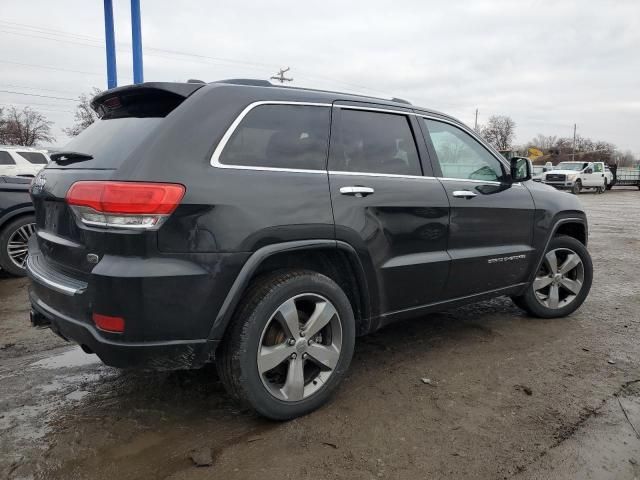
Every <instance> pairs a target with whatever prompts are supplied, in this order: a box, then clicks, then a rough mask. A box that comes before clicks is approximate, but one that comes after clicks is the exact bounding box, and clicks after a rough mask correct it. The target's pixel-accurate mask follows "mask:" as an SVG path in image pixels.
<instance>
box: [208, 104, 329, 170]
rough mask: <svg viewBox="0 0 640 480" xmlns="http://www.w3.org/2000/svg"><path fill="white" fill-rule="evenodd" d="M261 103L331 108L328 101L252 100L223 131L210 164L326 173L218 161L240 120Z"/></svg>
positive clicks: (243, 168)
mask: <svg viewBox="0 0 640 480" xmlns="http://www.w3.org/2000/svg"><path fill="white" fill-rule="evenodd" d="M261 105H299V106H303V107H329V108H331V104H330V103H318V102H294V101H281V100H262V101H259V102H253V103H250V104H249V105H247V106H246V107H245V108H244V110H242V112H240V115H238V116H237V117H236V119H235V120H234V121H233V123H232V124H231V125H230V126H229V128H227V131H226V132H224V135H223V136H222V138H221V139H220V142H219V143H218V145H217V146H216V149H215V150H214V151H213V155H211V161H210V163H211V166H213V167H216V168H229V169H232V170H259V171H264V172H290V173H315V174H321V175H326V174H327V170H326V169H322V170H312V169H304V168H280V167H259V166H249V165H225V164H224V163H220V155H222V151H223V150H224V148H225V147H226V146H227V143H228V142H229V139H230V138H231V135H233V133H234V132H235V131H236V129H237V128H238V125H240V122H242V120H243V119H244V117H246V116H247V114H248V113H249V112H250V111H251V110H253V109H254V108H256V107H259V106H261Z"/></svg>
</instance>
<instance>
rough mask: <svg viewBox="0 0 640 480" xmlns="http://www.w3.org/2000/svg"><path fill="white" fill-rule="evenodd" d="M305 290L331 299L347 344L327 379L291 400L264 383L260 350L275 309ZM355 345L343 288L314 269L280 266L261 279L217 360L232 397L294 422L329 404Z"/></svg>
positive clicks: (269, 415)
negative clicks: (299, 398)
mask: <svg viewBox="0 0 640 480" xmlns="http://www.w3.org/2000/svg"><path fill="white" fill-rule="evenodd" d="M302 294H314V295H320V296H322V297H324V298H326V299H327V300H328V301H329V302H331V304H332V305H333V307H334V308H335V310H336V312H337V314H338V318H339V323H340V325H341V334H342V345H341V349H340V353H339V358H338V361H337V363H336V366H335V368H334V369H333V370H332V371H331V375H330V376H329V377H328V379H327V380H326V382H324V384H323V385H322V386H321V387H320V388H319V389H318V390H317V391H315V392H314V393H312V394H311V395H310V396H308V397H306V398H302V399H301V400H299V401H286V400H282V399H279V398H276V397H275V396H274V395H273V394H272V393H271V392H270V391H269V390H268V389H267V386H266V385H265V384H264V383H263V377H262V376H261V374H260V372H259V371H258V351H259V348H261V347H260V345H261V342H262V338H263V332H265V329H266V327H267V324H269V322H271V321H272V318H273V316H274V313H275V312H276V311H277V310H278V309H279V308H280V307H281V305H283V304H284V303H285V302H287V301H288V300H290V299H292V298H295V297H296V296H299V295H302ZM354 344H355V321H354V315H353V310H352V308H351V304H350V302H349V299H348V298H347V296H346V295H345V293H344V292H343V291H342V289H341V288H340V287H339V286H338V285H337V284H336V283H335V282H334V281H333V280H331V279H330V278H328V277H326V276H324V275H321V274H319V273H316V272H313V271H308V270H281V271H276V272H273V273H270V274H267V275H265V276H262V277H259V278H258V279H257V280H256V281H254V282H253V284H252V285H251V286H250V288H249V290H248V291H247V293H246V294H245V296H244V298H243V300H242V303H241V306H240V308H239V310H238V311H237V312H236V313H235V315H234V318H233V320H232V323H231V324H230V325H229V327H228V328H227V332H226V333H225V338H224V340H223V342H222V344H221V345H220V347H219V348H218V351H217V352H216V364H217V367H218V373H219V375H220V379H221V380H222V383H223V384H224V385H225V387H226V390H227V392H228V393H229V394H230V395H231V396H232V397H234V398H235V399H237V400H239V401H240V402H241V403H243V404H245V405H247V406H249V407H251V408H253V409H254V410H256V411H257V412H258V413H259V414H260V415H263V416H265V417H267V418H270V419H272V420H289V419H292V418H295V417H299V416H301V415H305V414H307V413H309V412H312V411H313V410H316V409H317V408H319V407H320V406H322V405H323V404H324V403H325V402H327V400H328V399H329V397H330V396H331V394H332V393H333V391H334V390H335V389H336V387H337V386H338V384H339V383H340V381H341V380H342V379H343V377H344V375H345V373H346V371H347V369H348V368H349V365H350V363H351V358H352V356H353V349H354ZM302 358H304V357H302ZM286 361H287V360H285V362H286ZM305 378H306V377H305ZM305 381H306V380H305ZM321 383H322V382H321ZM314 384H315V382H314ZM305 385H308V383H305ZM305 388H306V387H305Z"/></svg>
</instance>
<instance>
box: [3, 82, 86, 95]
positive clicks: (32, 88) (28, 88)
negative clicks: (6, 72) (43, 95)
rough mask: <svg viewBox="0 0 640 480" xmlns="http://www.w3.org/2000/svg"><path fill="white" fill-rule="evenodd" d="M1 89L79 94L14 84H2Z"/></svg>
mask: <svg viewBox="0 0 640 480" xmlns="http://www.w3.org/2000/svg"><path fill="white" fill-rule="evenodd" d="M0 88H25V89H27V90H41V91H44V92H55V93H70V94H71V95H75V94H76V93H78V92H72V91H71V90H54V89H53V88H40V87H30V86H28V85H16V84H13V83H5V84H0Z"/></svg>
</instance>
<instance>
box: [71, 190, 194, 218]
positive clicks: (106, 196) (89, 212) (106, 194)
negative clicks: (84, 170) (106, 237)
mask: <svg viewBox="0 0 640 480" xmlns="http://www.w3.org/2000/svg"><path fill="white" fill-rule="evenodd" d="M184 192H185V188H184V186H183V185H179V184H176V183H144V182H112V181H80V182H76V183H74V184H73V185H71V188H70V189H69V191H68V192H67V198H66V200H67V203H68V204H69V205H70V206H71V208H72V209H73V211H74V213H75V214H76V216H77V217H78V218H79V219H80V221H81V222H82V223H84V224H85V225H90V226H97V227H114V228H128V229H145V230H153V229H157V228H159V227H160V225H161V224H162V223H163V222H164V220H166V218H167V217H168V216H169V215H171V213H173V211H174V210H175V209H176V207H177V206H178V204H179V203H180V201H181V200H182V197H183V196H184Z"/></svg>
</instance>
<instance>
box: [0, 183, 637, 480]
mask: <svg viewBox="0 0 640 480" xmlns="http://www.w3.org/2000/svg"><path fill="white" fill-rule="evenodd" d="M580 199H581V200H582V201H583V203H584V205H585V207H586V209H587V211H588V215H589V222H590V230H591V239H590V245H589V249H590V251H591V254H592V256H593V258H594V265H595V279H594V283H593V288H592V291H591V295H590V296H589V298H588V299H587V301H586V303H585V304H584V305H583V307H582V308H581V309H580V310H579V311H578V312H576V313H575V314H573V315H572V316H571V317H569V318H566V319H559V320H540V319H533V318H528V317H526V316H525V315H524V314H523V313H522V312H521V311H520V310H518V309H517V308H516V307H514V306H513V304H512V303H511V301H510V300H508V299H506V298H498V299H495V300H492V301H490V302H484V303H479V304H476V305H473V306H470V307H465V308H460V309H456V310H451V311H448V312H444V313H441V314H436V315H430V316H428V317H424V318H420V319H416V320H414V321H408V322H403V323H399V324H395V325H392V326H390V327H388V328H386V329H384V330H383V331H380V332H378V333H376V334H373V335H370V336H368V337H365V338H361V339H359V341H358V342H357V345H356V353H355V357H354V360H353V363H352V367H351V371H350V374H349V376H348V378H347V379H346V381H345V382H344V383H343V385H342V387H341V388H340V390H339V392H338V393H337V395H336V396H335V398H334V399H333V401H332V402H331V403H330V404H329V405H327V406H326V407H324V408H322V409H321V410H319V411H317V412H315V413H313V414H311V415H308V416H307V417H304V418H300V419H297V420H295V421H292V422H288V423H273V422H268V421H265V420H263V419H261V418H258V417H256V416H255V415H253V414H252V413H250V412H247V411H243V410H240V409H238V407H237V406H236V405H235V404H234V403H233V402H232V401H230V399H229V398H228V397H227V396H226V395H225V393H224V392H223V389H222V387H221V385H220V383H219V382H218V381H217V379H216V375H215V371H213V370H212V369H211V368H207V369H203V370H200V371H195V372H173V373H148V372H147V373H145V372H122V371H118V370H115V369H112V368H109V367H106V366H104V365H102V364H101V363H100V362H99V361H98V360H97V358H96V357H95V356H94V355H86V354H84V353H83V352H82V351H80V350H79V349H78V348H77V347H71V346H69V345H68V344H65V343H64V342H62V341H61V340H59V339H58V338H56V337H55V336H54V335H53V334H51V333H50V332H49V331H47V330H36V329H33V328H31V327H29V326H28V305H27V297H26V282H25V281H24V280H22V279H0V478H46V479H74V478H78V479H81V478H92V479H113V478H126V479H143V478H169V479H189V480H190V479H201V478H202V479H204V478H206V479H212V478H213V479H215V478H220V479H253V478H255V479H258V478H259V479H261V480H269V479H283V478H327V479H342V478H344V479H375V478H397V479H413V478H456V479H457V478H491V479H494V478H512V477H515V478H518V479H547V478H557V479H570V478H571V479H573V478H581V479H586V478H593V479H602V478H611V479H614V478H615V479H632V478H638V477H640V435H639V434H638V432H637V431H640V346H639V342H638V338H639V333H640V276H639V275H638V274H639V273H640V268H639V265H640V262H639V261H638V255H639V254H640V192H638V191H637V190H622V189H620V190H614V191H612V192H607V193H606V194H604V195H595V194H584V195H581V196H580ZM425 377H426V378H429V379H430V380H431V382H430V384H425V383H423V382H422V381H421V379H422V378H425ZM191 457H194V458H196V459H198V461H199V462H200V463H211V465H210V466H203V467H197V466H195V465H194V461H193V460H192V458H191Z"/></svg>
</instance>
